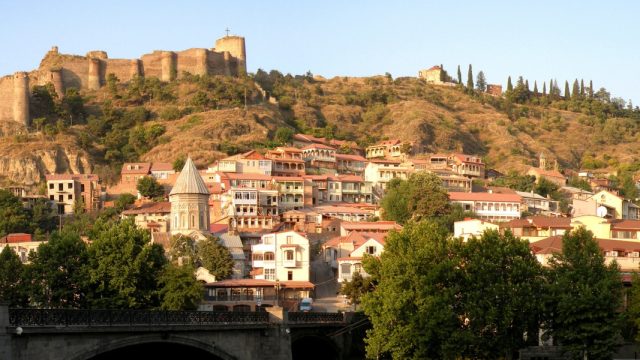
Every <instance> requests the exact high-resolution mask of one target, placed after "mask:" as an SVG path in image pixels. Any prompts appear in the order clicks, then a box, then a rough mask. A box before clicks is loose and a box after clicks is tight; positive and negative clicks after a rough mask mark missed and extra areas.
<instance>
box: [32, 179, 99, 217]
mask: <svg viewBox="0 0 640 360" xmlns="http://www.w3.org/2000/svg"><path fill="white" fill-rule="evenodd" d="M45 179H46V181H47V197H48V198H49V200H51V201H55V203H56V208H57V211H58V214H73V211H74V209H75V207H76V204H82V206H83V208H84V210H85V211H95V210H98V209H100V208H101V207H102V200H101V195H102V194H101V192H102V189H101V187H100V179H99V178H98V175H94V174H50V175H46V176H45Z"/></svg>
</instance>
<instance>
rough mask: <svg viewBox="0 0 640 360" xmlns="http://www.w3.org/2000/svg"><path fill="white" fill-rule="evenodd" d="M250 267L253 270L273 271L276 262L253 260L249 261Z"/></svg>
mask: <svg viewBox="0 0 640 360" xmlns="http://www.w3.org/2000/svg"><path fill="white" fill-rule="evenodd" d="M251 266H253V267H254V268H263V269H275V268H276V261H275V260H253V261H251Z"/></svg>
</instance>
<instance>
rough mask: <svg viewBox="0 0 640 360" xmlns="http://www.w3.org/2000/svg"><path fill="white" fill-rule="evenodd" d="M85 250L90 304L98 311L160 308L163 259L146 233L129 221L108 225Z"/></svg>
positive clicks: (159, 250) (106, 224)
mask: <svg viewBox="0 0 640 360" xmlns="http://www.w3.org/2000/svg"><path fill="white" fill-rule="evenodd" d="M95 233H96V235H95V238H94V241H93V243H92V244H91V246H90V247H89V262H88V268H89V278H90V281H91V284H92V285H93V287H94V289H93V296H92V299H91V300H92V304H93V306H94V307H98V308H115V309H127V308H129V309H148V308H154V307H157V306H159V305H160V300H159V295H158V287H159V280H158V279H159V277H160V274H161V273H162V271H163V269H164V266H165V265H166V263H167V259H166V258H165V257H164V251H163V249H162V247H161V246H160V245H157V244H151V243H150V241H149V233H148V232H147V231H145V230H142V229H139V228H138V227H137V226H136V225H135V224H134V223H133V221H131V220H126V221H121V222H116V223H112V222H108V223H105V224H103V225H102V226H100V228H99V229H97V230H96V232H95Z"/></svg>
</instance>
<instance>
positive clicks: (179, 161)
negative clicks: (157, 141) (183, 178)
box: [172, 155, 187, 172]
mask: <svg viewBox="0 0 640 360" xmlns="http://www.w3.org/2000/svg"><path fill="white" fill-rule="evenodd" d="M186 162H187V158H186V157H185V156H184V155H180V156H178V157H177V158H176V159H175V160H173V166H172V167H173V171H175V172H180V171H182V168H183V167H184V163H186Z"/></svg>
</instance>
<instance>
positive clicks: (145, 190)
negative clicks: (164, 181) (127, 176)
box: [136, 176, 164, 199]
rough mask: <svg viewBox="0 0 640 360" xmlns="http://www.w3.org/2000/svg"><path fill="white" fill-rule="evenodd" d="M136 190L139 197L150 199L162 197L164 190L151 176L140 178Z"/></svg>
mask: <svg viewBox="0 0 640 360" xmlns="http://www.w3.org/2000/svg"><path fill="white" fill-rule="evenodd" d="M136 189H138V191H139V192H140V195H142V196H144V197H147V198H151V199H153V198H158V197H161V196H163V195H164V188H163V187H162V185H160V184H159V183H158V180H156V178H154V177H153V176H143V177H141V178H140V180H138V184H137V186H136Z"/></svg>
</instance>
